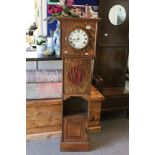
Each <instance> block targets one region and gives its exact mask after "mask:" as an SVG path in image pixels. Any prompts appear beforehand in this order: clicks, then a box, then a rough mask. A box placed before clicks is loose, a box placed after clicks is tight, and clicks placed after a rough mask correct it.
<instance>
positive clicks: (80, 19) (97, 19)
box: [57, 17, 102, 22]
mask: <svg viewBox="0 0 155 155" xmlns="http://www.w3.org/2000/svg"><path fill="white" fill-rule="evenodd" d="M57 20H59V21H67V20H69V21H71V22H72V21H79V22H80V21H86V22H89V21H90V22H91V21H96V22H100V21H101V20H102V19H101V18H72V17H57Z"/></svg>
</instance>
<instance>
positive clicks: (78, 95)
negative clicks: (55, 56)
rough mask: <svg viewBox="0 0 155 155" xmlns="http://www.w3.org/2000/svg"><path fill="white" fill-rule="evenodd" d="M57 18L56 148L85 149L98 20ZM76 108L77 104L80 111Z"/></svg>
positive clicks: (65, 149)
mask: <svg viewBox="0 0 155 155" xmlns="http://www.w3.org/2000/svg"><path fill="white" fill-rule="evenodd" d="M59 21H60V27H61V56H62V58H63V119H62V139H61V145H60V147H61V151H88V150H89V149H90V143H89V137H88V125H87V124H88V123H87V122H88V113H87V112H88V108H89V102H90V91H91V66H92V59H93V58H94V57H95V53H96V41H97V26H98V21H99V19H89V18H59ZM66 106H69V108H68V109H67V108H66ZM76 107H80V111H79V110H77V109H78V108H76Z"/></svg>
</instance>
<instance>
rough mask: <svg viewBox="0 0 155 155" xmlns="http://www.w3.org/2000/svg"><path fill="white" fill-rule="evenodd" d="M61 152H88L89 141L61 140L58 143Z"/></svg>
mask: <svg viewBox="0 0 155 155" xmlns="http://www.w3.org/2000/svg"><path fill="white" fill-rule="evenodd" d="M60 151H62V152H88V151H90V143H89V142H63V141H61V143H60Z"/></svg>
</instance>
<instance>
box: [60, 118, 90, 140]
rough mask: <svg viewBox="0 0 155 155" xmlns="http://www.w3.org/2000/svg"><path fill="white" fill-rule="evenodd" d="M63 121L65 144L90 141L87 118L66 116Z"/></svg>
mask: <svg viewBox="0 0 155 155" xmlns="http://www.w3.org/2000/svg"><path fill="white" fill-rule="evenodd" d="M63 120H64V121H63V140H64V141H65V142H78V141H79V142H81V141H82V142H87V141H88V135H87V118H86V116H84V115H74V116H66V117H64V119H63Z"/></svg>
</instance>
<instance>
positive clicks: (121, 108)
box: [101, 107, 129, 111]
mask: <svg viewBox="0 0 155 155" xmlns="http://www.w3.org/2000/svg"><path fill="white" fill-rule="evenodd" d="M123 109H129V107H119V108H107V109H104V108H102V109H101V111H110V110H111V111H112V110H123Z"/></svg>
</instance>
